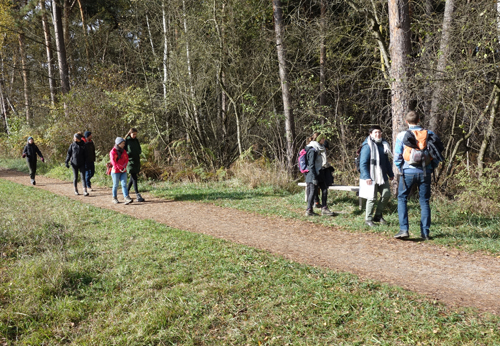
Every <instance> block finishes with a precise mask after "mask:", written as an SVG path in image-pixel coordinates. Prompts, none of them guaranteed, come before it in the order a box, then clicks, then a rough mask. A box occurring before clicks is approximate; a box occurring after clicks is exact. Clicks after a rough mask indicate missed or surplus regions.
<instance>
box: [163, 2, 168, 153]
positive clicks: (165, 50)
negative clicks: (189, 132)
mask: <svg viewBox="0 0 500 346" xmlns="http://www.w3.org/2000/svg"><path fill="white" fill-rule="evenodd" d="M161 10H162V19H163V103H164V106H165V112H167V106H168V102H167V101H168V100H167V96H168V90H167V83H168V37H167V13H166V11H165V0H163V1H162V2H161ZM166 127H167V131H166V132H167V143H169V142H170V139H169V138H170V133H169V130H170V124H169V121H168V117H167V120H166Z"/></svg>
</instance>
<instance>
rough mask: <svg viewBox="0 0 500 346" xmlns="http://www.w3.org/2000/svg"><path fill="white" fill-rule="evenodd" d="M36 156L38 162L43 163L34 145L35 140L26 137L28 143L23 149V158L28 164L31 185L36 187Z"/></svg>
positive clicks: (43, 160)
mask: <svg viewBox="0 0 500 346" xmlns="http://www.w3.org/2000/svg"><path fill="white" fill-rule="evenodd" d="M36 155H38V156H40V160H41V161H42V162H45V159H44V158H43V155H42V153H41V151H40V149H38V147H37V146H36V145H35V140H34V139H33V137H28V143H27V144H26V146H25V147H24V149H23V157H25V158H26V162H27V163H28V167H29V169H30V179H31V184H32V185H36V181H35V174H36Z"/></svg>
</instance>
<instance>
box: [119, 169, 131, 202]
mask: <svg viewBox="0 0 500 346" xmlns="http://www.w3.org/2000/svg"><path fill="white" fill-rule="evenodd" d="M120 182H121V185H122V193H123V197H124V198H125V204H129V203H132V198H130V196H129V192H128V189H127V173H121V175H120Z"/></svg>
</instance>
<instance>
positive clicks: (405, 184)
mask: <svg viewBox="0 0 500 346" xmlns="http://www.w3.org/2000/svg"><path fill="white" fill-rule="evenodd" d="M405 120H406V123H407V124H408V126H409V129H408V130H407V131H403V132H400V133H399V134H398V136H397V137H396V145H395V148H394V155H395V164H396V166H397V167H398V169H399V171H400V172H401V174H402V176H401V178H400V181H399V188H398V216H399V233H398V234H396V235H395V236H394V238H396V239H406V238H408V237H409V225H408V204H407V200H408V195H409V194H410V191H411V189H412V187H413V186H415V185H416V186H417V187H418V190H419V202H420V213H421V215H420V236H421V237H422V239H423V240H430V235H429V233H430V227H431V209H430V205H429V200H430V197H431V173H432V171H433V170H434V168H435V167H437V165H438V164H439V162H440V161H442V160H443V157H442V155H441V152H442V150H443V149H444V148H443V143H442V142H441V140H440V139H439V137H438V136H437V135H436V134H435V133H434V132H432V131H430V130H426V129H424V128H423V127H422V126H420V125H418V123H419V122H420V116H419V115H418V114H417V113H416V112H414V111H410V112H408V114H407V115H406V119H405Z"/></svg>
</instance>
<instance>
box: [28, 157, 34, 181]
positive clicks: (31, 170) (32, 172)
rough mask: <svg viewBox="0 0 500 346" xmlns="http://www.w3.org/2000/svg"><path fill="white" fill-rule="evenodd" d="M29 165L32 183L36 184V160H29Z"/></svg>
mask: <svg viewBox="0 0 500 346" xmlns="http://www.w3.org/2000/svg"><path fill="white" fill-rule="evenodd" d="M28 167H29V170H30V180H31V184H33V185H35V184H36V183H35V175H36V161H31V160H28Z"/></svg>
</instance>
